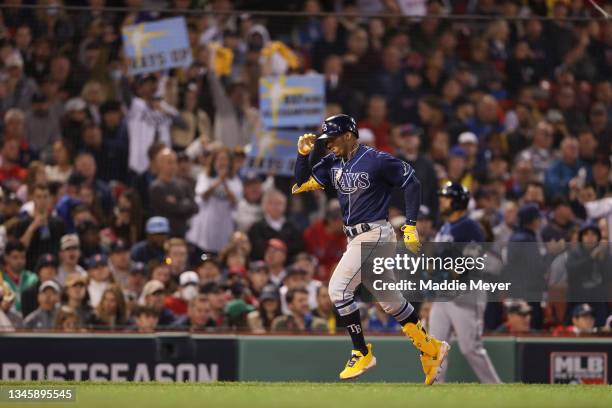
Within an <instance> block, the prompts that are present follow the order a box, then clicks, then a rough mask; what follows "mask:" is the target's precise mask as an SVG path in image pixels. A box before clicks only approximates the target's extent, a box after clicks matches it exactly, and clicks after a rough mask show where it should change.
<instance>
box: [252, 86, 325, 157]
mask: <svg viewBox="0 0 612 408" xmlns="http://www.w3.org/2000/svg"><path fill="white" fill-rule="evenodd" d="M259 109H260V116H261V122H262V124H263V127H264V128H268V129H270V128H279V127H318V126H319V125H320V124H321V122H322V121H323V116H324V115H325V84H324V80H323V76H322V75H280V76H277V77H265V78H261V79H260V80H259ZM294 153H295V152H294Z"/></svg>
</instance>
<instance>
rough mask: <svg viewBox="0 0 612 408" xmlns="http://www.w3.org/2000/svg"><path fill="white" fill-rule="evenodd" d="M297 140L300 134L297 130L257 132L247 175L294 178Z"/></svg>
mask: <svg viewBox="0 0 612 408" xmlns="http://www.w3.org/2000/svg"><path fill="white" fill-rule="evenodd" d="M297 138H298V132H297V131H295V130H283V129H270V130H264V129H262V130H258V131H256V132H255V134H254V135H253V138H252V140H251V150H250V152H249V153H248V156H247V162H246V166H245V170H244V171H245V173H248V172H254V173H257V174H270V173H272V174H275V175H279V176H292V175H293V168H294V167H295V157H296V153H295V152H296V150H295V145H296V140H297Z"/></svg>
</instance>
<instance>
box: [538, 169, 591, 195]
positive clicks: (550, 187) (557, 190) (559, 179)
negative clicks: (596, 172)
mask: <svg viewBox="0 0 612 408" xmlns="http://www.w3.org/2000/svg"><path fill="white" fill-rule="evenodd" d="M582 167H584V168H585V169H586V171H587V181H590V180H591V179H592V176H591V166H589V165H588V164H587V163H585V162H583V161H581V160H577V161H576V163H574V165H573V166H570V165H569V164H567V163H565V162H564V161H562V160H557V161H556V162H554V163H553V165H552V166H550V168H549V169H548V171H546V174H545V175H544V188H545V189H546V194H547V195H548V197H550V198H553V197H556V196H559V195H563V196H567V194H568V192H569V189H568V187H567V184H568V183H569V181H570V180H571V179H573V178H574V177H576V176H577V175H578V171H579V170H580V168H582Z"/></svg>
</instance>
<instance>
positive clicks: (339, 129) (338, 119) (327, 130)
mask: <svg viewBox="0 0 612 408" xmlns="http://www.w3.org/2000/svg"><path fill="white" fill-rule="evenodd" d="M346 132H351V133H352V134H354V135H355V137H359V132H358V131H357V122H355V119H353V118H352V117H351V116H349V115H345V114H343V113H341V114H339V115H334V116H330V117H329V118H327V119H325V121H324V122H323V126H321V134H320V135H319V137H318V139H317V140H327V139H331V138H334V137H336V136H340V135H343V134H344V133H346Z"/></svg>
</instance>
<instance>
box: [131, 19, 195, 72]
mask: <svg viewBox="0 0 612 408" xmlns="http://www.w3.org/2000/svg"><path fill="white" fill-rule="evenodd" d="M122 34H123V48H124V50H125V56H126V58H127V60H128V70H129V73H130V74H132V75H136V74H145V73H149V72H155V71H161V70H165V69H169V68H177V67H187V66H189V65H191V60H192V56H191V48H190V47H189V38H188V36H187V26H186V24H185V19H184V18H183V17H174V18H168V19H164V20H158V21H152V22H149V23H140V24H135V25H130V26H126V27H124V28H123V30H122Z"/></svg>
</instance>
